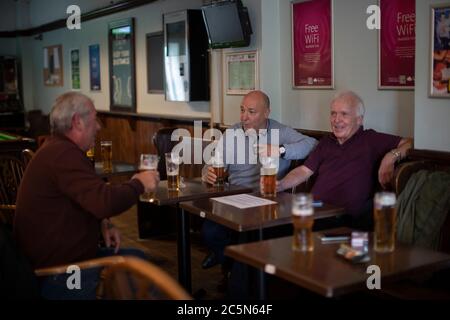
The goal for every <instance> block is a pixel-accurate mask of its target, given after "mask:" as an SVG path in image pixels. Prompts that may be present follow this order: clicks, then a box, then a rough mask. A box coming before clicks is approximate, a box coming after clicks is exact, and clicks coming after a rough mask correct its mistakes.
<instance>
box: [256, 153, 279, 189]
mask: <svg viewBox="0 0 450 320" xmlns="http://www.w3.org/2000/svg"><path fill="white" fill-rule="evenodd" d="M277 160H278V159H276V158H275V157H261V170H260V174H261V176H260V179H261V181H260V182H261V183H260V186H261V195H262V196H264V197H275V196H276V195H277V173H278V161H277Z"/></svg>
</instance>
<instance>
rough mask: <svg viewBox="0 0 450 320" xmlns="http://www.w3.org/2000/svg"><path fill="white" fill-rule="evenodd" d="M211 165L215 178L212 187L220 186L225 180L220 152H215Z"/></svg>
mask: <svg viewBox="0 0 450 320" xmlns="http://www.w3.org/2000/svg"><path fill="white" fill-rule="evenodd" d="M211 164H212V168H213V170H214V174H215V175H216V177H217V178H216V182H215V183H214V186H222V185H223V183H224V179H225V164H224V162H223V159H222V156H221V153H220V152H218V151H216V153H215V155H214V157H212V158H211Z"/></svg>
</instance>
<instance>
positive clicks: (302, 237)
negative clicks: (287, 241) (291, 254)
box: [292, 193, 314, 252]
mask: <svg viewBox="0 0 450 320" xmlns="http://www.w3.org/2000/svg"><path fill="white" fill-rule="evenodd" d="M292 224H293V226H294V235H293V238H292V249H293V250H295V251H301V252H308V251H313V250H314V241H313V234H312V227H313V225H314V208H313V198H312V195H311V194H309V193H299V194H297V195H295V197H294V199H293V201H292Z"/></svg>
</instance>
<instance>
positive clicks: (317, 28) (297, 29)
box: [291, 0, 334, 89]
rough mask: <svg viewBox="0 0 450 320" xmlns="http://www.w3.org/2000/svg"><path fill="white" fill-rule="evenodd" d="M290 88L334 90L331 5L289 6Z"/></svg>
mask: <svg viewBox="0 0 450 320" xmlns="http://www.w3.org/2000/svg"><path fill="white" fill-rule="evenodd" d="M291 13H292V64H293V66H292V87H293V88H294V89H328V88H329V89H332V88H334V75H333V65H334V58H333V56H334V52H333V42H334V36H333V1H332V0H314V1H302V2H296V3H293V4H292V7H291Z"/></svg>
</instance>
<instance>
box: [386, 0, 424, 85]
mask: <svg viewBox="0 0 450 320" xmlns="http://www.w3.org/2000/svg"><path fill="white" fill-rule="evenodd" d="M379 5H380V11H381V29H380V30H379V31H378V88H379V89H396V90H413V89H414V83H415V73H414V69H415V50H416V33H415V26H416V1H415V0H379Z"/></svg>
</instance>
